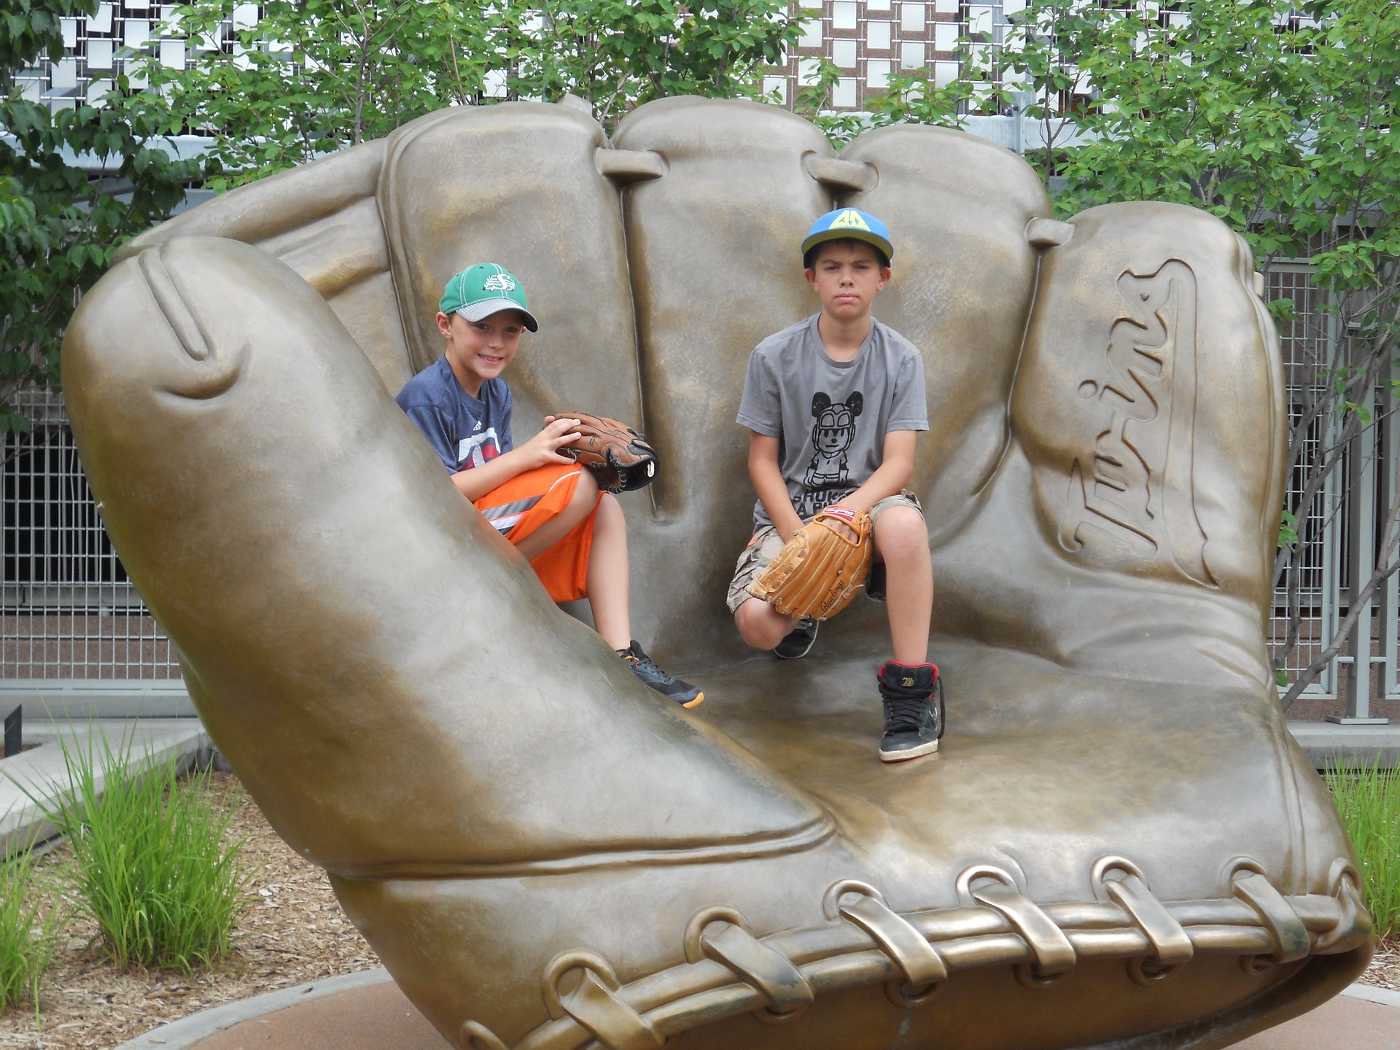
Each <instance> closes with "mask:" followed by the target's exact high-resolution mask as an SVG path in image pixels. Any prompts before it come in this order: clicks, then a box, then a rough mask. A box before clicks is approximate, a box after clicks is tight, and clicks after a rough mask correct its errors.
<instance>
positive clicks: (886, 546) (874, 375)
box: [729, 208, 943, 762]
mask: <svg viewBox="0 0 1400 1050" xmlns="http://www.w3.org/2000/svg"><path fill="white" fill-rule="evenodd" d="M893 256H894V248H893V246H892V245H891V243H890V236H889V231H888V229H886V227H885V224H884V223H883V222H881V221H880V220H879V219H877V218H876V217H875V216H873V215H871V214H869V213H867V212H864V211H861V210H859V209H857V208H838V209H837V210H835V211H832V212H828V213H827V214H825V215H823V216H822V217H821V218H819V219H817V221H816V222H815V223H813V224H812V227H811V229H810V230H808V232H807V236H806V237H805V238H804V239H803V241H802V265H803V269H804V272H805V274H806V278H807V283H808V284H809V285H810V286H811V287H812V290H813V291H815V292H816V293H817V297H818V298H819V300H820V301H821V310H820V311H819V312H818V313H816V314H813V315H812V316H811V317H808V318H807V319H806V320H804V321H800V322H798V323H797V324H795V325H792V326H791V327H789V328H785V329H783V330H782V331H781V332H777V333H775V334H774V335H771V336H769V337H768V338H767V339H765V340H763V341H762V342H761V343H759V344H758V346H757V347H756V348H755V349H754V351H753V354H752V356H751V357H750V358H749V368H748V376H747V378H746V380H745V382H744V395H743V399H742V400H741V402H740V405H739V416H738V422H739V424H740V425H741V426H744V427H747V428H748V430H749V455H748V464H749V477H750V479H751V480H752V481H753V486H754V491H755V492H756V493H757V495H758V499H757V501H756V503H755V504H754V534H753V538H752V539H751V540H750V541H749V544H748V546H747V547H746V548H745V550H744V552H743V554H741V555H740V557H739V562H738V565H737V566H736V568H735V573H734V579H733V581H732V582H731V584H730V587H729V610H730V612H732V613H733V614H734V622H735V624H736V625H737V626H738V628H739V633H740V635H741V636H742V637H743V639H744V641H745V642H747V643H748V644H749V645H751V646H753V647H754V648H756V649H768V650H772V651H773V652H774V653H775V655H777V656H778V657H779V658H780V659H796V658H799V657H802V656H805V655H806V654H807V652H808V651H809V650H810V649H811V647H812V644H813V642H814V641H815V639H816V634H817V624H816V623H815V622H814V621H810V620H804V621H794V620H793V619H792V618H791V617H788V616H783V615H781V614H779V613H778V612H777V611H776V610H775V609H773V608H772V606H770V605H769V604H768V603H767V602H765V601H762V600H760V599H758V598H755V597H754V596H753V595H751V594H750V593H749V589H748V588H749V584H750V583H751V582H752V581H753V580H754V579H755V578H756V577H757V576H758V575H759V574H760V573H761V572H762V571H763V569H764V567H765V566H766V565H767V564H768V563H769V562H771V561H772V560H773V559H774V558H775V557H777V555H778V552H779V551H781V550H782V547H783V544H784V543H786V542H787V540H788V539H789V538H790V537H791V536H792V534H793V533H794V532H796V531H797V530H798V529H799V528H800V527H801V526H802V524H803V521H804V520H806V519H809V518H811V517H812V516H813V515H815V514H816V513H817V512H818V511H820V510H823V509H825V508H827V507H832V506H837V505H840V506H843V507H847V508H849V509H851V510H853V511H856V512H861V511H869V512H870V515H871V517H872V518H873V519H874V523H875V527H874V537H875V557H876V559H877V561H876V563H875V567H874V568H873V569H872V572H871V579H870V580H869V581H867V585H866V588H867V592H868V593H870V594H871V596H872V597H877V598H883V599H884V600H885V602H886V608H887V611H888V614H889V624H890V639H891V646H892V649H893V654H892V657H893V658H892V659H890V660H887V661H885V663H883V664H881V665H880V667H879V669H878V670H877V672H876V680H877V682H878V684H879V690H880V697H881V701H882V703H883V707H884V715H885V722H884V734H883V736H882V737H881V740H880V758H881V759H882V760H883V761H886V762H898V761H902V760H905V759H910V758H917V757H919V756H921V755H927V754H931V753H933V752H935V751H937V750H938V742H939V739H940V738H941V737H942V735H943V688H942V681H941V680H940V678H939V674H938V668H937V667H936V666H935V665H934V664H932V663H930V662H929V660H928V638H929V628H930V623H931V619H932V610H933V568H932V563H931V560H930V556H929V545H928V530H927V527H926V525H925V523H924V517H923V511H922V509H921V508H920V506H919V502H918V500H917V499H916V498H915V497H914V494H913V493H912V492H909V491H908V490H907V489H905V487H904V486H905V485H907V484H908V482H909V479H910V477H911V476H912V474H913V470H914V448H915V441H916V435H917V432H918V431H921V430H927V429H928V407H927V399H926V394H925V390H924V366H923V358H922V357H921V356H920V354H919V351H918V350H917V349H916V348H915V347H914V346H913V344H911V343H910V342H909V341H908V340H907V339H905V338H904V337H903V336H901V335H900V334H899V333H898V332H896V331H894V329H892V328H890V327H889V326H888V325H885V324H882V323H881V322H879V321H877V320H875V318H874V317H872V316H871V312H870V311H871V306H872V304H873V302H874V300H875V296H876V295H877V294H878V293H879V292H880V290H881V289H882V288H884V287H885V285H886V284H887V283H888V282H889V280H890V273H891V270H890V260H891V259H892V258H893Z"/></svg>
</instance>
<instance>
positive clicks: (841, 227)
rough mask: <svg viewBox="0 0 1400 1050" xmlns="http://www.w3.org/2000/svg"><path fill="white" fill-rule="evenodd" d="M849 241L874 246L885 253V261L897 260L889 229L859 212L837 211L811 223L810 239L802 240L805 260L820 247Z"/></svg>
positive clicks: (867, 213)
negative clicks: (830, 242) (808, 254)
mask: <svg viewBox="0 0 1400 1050" xmlns="http://www.w3.org/2000/svg"><path fill="white" fill-rule="evenodd" d="M847 239H849V240H853V241H864V242H865V243H866V244H873V245H874V246H875V247H876V248H879V249H880V251H882V252H884V253H885V258H886V259H893V258H894V245H893V244H891V243H890V230H889V227H888V226H886V225H885V224H884V223H883V222H881V221H880V220H879V219H877V218H875V216H873V215H871V214H870V213H869V212H868V211H861V210H860V209H859V208H837V209H836V210H835V211H829V212H827V213H826V214H825V215H823V216H822V217H821V218H819V219H818V220H817V221H816V222H814V223H812V228H811V229H809V230H808V231H807V236H806V237H804V238H802V256H803V258H804V259H805V258H806V256H807V253H808V252H809V251H811V250H812V249H813V248H815V247H816V246H817V245H819V244H825V243H826V242H827V241H843V240H847Z"/></svg>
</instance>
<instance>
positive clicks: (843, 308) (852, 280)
mask: <svg viewBox="0 0 1400 1050" xmlns="http://www.w3.org/2000/svg"><path fill="white" fill-rule="evenodd" d="M806 275H807V283H808V284H810V285H811V286H812V290H813V291H815V292H816V293H817V296H818V297H819V298H820V299H821V303H822V311H823V312H824V313H826V314H827V315H829V316H830V317H832V318H833V319H835V320H838V321H856V320H859V319H860V318H861V317H862V316H864V315H865V314H867V313H869V311H870V306H871V304H872V303H873V302H874V301H875V295H876V293H877V292H879V291H880V289H882V288H884V287H885V285H886V284H887V283H888V282H889V279H890V270H889V268H888V267H885V266H881V265H880V257H879V255H878V254H877V253H876V251H875V249H874V248H873V247H872V246H870V245H868V244H864V243H861V242H858V241H834V242H832V243H830V244H823V245H821V246H820V247H819V248H818V249H817V257H816V260H815V265H814V266H813V267H812V269H810V270H807V271H806Z"/></svg>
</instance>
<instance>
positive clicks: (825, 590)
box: [749, 507, 873, 620]
mask: <svg viewBox="0 0 1400 1050" xmlns="http://www.w3.org/2000/svg"><path fill="white" fill-rule="evenodd" d="M872 529H873V525H872V523H871V520H870V515H869V514H867V513H866V512H865V511H860V512H859V513H857V512H856V511H853V510H851V509H850V508H848V507H829V508H827V509H826V510H824V511H822V512H821V513H820V514H818V515H817V516H816V517H815V518H813V519H812V520H811V521H809V522H808V523H807V524H806V525H804V526H802V528H800V529H798V530H797V531H796V532H795V533H793V534H792V539H790V540H788V541H787V543H785V544H784V545H783V549H782V552H781V553H780V554H779V555H778V556H777V558H775V559H774V560H773V564H771V565H769V566H768V568H766V569H764V570H763V572H762V573H761V574H760V575H759V576H758V578H757V579H756V580H754V581H753V583H751V584H749V593H750V594H752V595H753V596H754V597H755V598H761V599H763V600H764V601H766V602H768V603H769V604H770V605H772V606H773V608H774V609H776V610H777V611H778V612H780V613H782V614H783V615H784V616H797V617H809V616H810V617H811V618H812V619H814V620H829V619H831V617H833V616H835V615H836V614H837V613H839V612H840V611H841V610H842V609H844V608H845V607H846V606H848V605H850V604H851V599H853V598H854V597H855V596H856V592H857V591H859V590H860V589H861V587H863V586H864V585H865V578H866V576H868V575H869V574H870V556H871V552H872V548H873V544H872V543H871V540H870V534H871V531H872Z"/></svg>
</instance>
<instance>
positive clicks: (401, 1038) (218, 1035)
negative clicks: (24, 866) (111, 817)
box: [117, 970, 1400, 1050]
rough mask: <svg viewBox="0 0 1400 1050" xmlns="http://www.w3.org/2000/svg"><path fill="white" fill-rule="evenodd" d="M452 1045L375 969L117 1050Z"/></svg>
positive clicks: (1390, 1006)
mask: <svg viewBox="0 0 1400 1050" xmlns="http://www.w3.org/2000/svg"><path fill="white" fill-rule="evenodd" d="M1361 996H1367V997H1368V998H1361ZM1371 998H1374V999H1381V1000H1385V1002H1373V1001H1370V999H1371ZM446 1046H447V1044H446V1043H445V1042H444V1041H443V1039H442V1037H441V1036H439V1035H438V1034H437V1032H436V1031H434V1030H433V1028H432V1027H431V1026H430V1025H429V1024H428V1022H427V1021H425V1020H423V1018H422V1016H421V1015H420V1014H419V1013H418V1011H416V1010H415V1009H414V1008H413V1007H412V1005H410V1004H409V1002H408V1000H407V999H405V998H404V997H403V994H402V993H401V992H400V991H399V990H398V987H397V986H396V985H394V983H393V982H392V981H390V980H389V978H388V975H387V974H386V973H385V972H384V971H383V970H372V971H369V972H368V973H362V974H353V975H351V976H349V977H338V978H334V979H332V980H330V981H322V982H318V983H317V984H314V985H304V986H302V987H301V988H292V989H288V990H286V991H283V992H274V993H272V994H271V995H265V996H258V997H257V998H256V999H249V1000H245V1001H244V1002H241V1003H234V1004H232V1005H230V1006H224V1007H220V1008H218V1009H217V1010H209V1011H206V1012H205V1013H203V1014H197V1015H195V1016H194V1017H189V1018H186V1019H185V1020H183V1021H177V1022H175V1023H174V1024H170V1025H166V1026H164V1027H163V1028H158V1029H156V1030H155V1031H154V1032H149V1033H147V1034H146V1035H144V1036H141V1037H140V1038H139V1039H135V1040H132V1041H131V1042H129V1043H125V1044H123V1045H122V1046H120V1047H117V1050H444V1048H445V1047H446ZM1236 1046H1237V1048H1238V1050H1390V1048H1400V993H1395V992H1389V993H1387V992H1381V991H1379V990H1377V989H1371V988H1362V987H1360V986H1356V985H1353V986H1352V988H1350V989H1348V990H1347V992H1346V993H1344V994H1343V995H1340V996H1338V997H1337V998H1335V999H1332V1000H1331V1001H1329V1002H1327V1003H1324V1004H1323V1005H1322V1006H1320V1007H1319V1008H1318V1009H1316V1010H1314V1011H1312V1013H1309V1014H1304V1015H1303V1016H1302V1017H1299V1018H1295V1019H1294V1020H1292V1021H1289V1022H1288V1023H1287V1024H1284V1025H1280V1026H1279V1027H1277V1028H1274V1029H1271V1030H1270V1031H1268V1032H1265V1033H1263V1034H1261V1035H1256V1036H1254V1037H1253V1038H1251V1039H1247V1040H1245V1041H1244V1042H1243V1043H1238V1044H1236Z"/></svg>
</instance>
